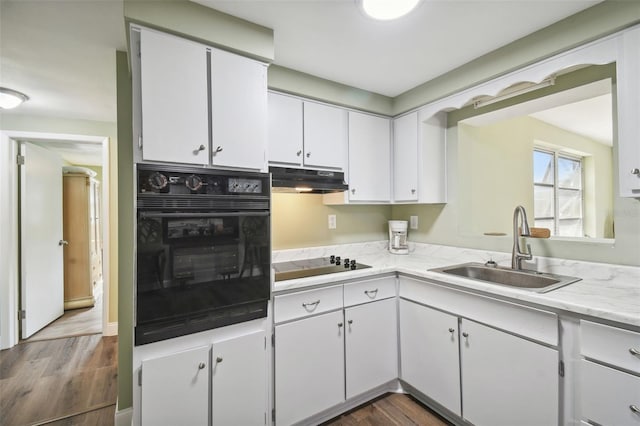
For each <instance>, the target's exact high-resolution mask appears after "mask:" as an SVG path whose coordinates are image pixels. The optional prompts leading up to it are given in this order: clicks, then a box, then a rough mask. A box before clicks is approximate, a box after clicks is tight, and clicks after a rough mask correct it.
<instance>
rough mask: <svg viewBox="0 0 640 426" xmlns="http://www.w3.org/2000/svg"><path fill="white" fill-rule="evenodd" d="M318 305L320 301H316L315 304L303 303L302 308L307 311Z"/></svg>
mask: <svg viewBox="0 0 640 426" xmlns="http://www.w3.org/2000/svg"><path fill="white" fill-rule="evenodd" d="M319 303H320V299H318V300H316V301H315V302H308V303H303V304H302V307H303V308H305V309H307V308H314V309H315V307H316V306H318V304H319Z"/></svg>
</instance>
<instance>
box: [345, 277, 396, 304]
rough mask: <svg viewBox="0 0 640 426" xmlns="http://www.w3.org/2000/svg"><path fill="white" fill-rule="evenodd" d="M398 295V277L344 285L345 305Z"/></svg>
mask: <svg viewBox="0 0 640 426" xmlns="http://www.w3.org/2000/svg"><path fill="white" fill-rule="evenodd" d="M395 296H396V277H384V278H377V279H373V280H367V281H361V282H357V283H353V284H345V286H344V306H353V305H359V304H362V303H367V302H373V301H374V300H382V299H388V298H390V297H395Z"/></svg>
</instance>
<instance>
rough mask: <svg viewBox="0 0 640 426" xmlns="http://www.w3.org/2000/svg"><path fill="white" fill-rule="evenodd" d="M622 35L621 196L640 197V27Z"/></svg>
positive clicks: (619, 92)
mask: <svg viewBox="0 0 640 426" xmlns="http://www.w3.org/2000/svg"><path fill="white" fill-rule="evenodd" d="M621 37H622V41H621V43H620V45H619V46H620V52H619V57H618V63H617V68H616V69H617V73H618V79H617V80H618V81H617V85H618V173H619V179H620V196H621V197H640V79H639V78H638V76H640V27H637V28H633V29H631V30H629V31H626V32H625V33H623V34H622V36H621Z"/></svg>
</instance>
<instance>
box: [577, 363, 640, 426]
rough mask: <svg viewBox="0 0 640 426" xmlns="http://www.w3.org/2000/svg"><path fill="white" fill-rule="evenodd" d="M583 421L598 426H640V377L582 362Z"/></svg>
mask: <svg viewBox="0 0 640 426" xmlns="http://www.w3.org/2000/svg"><path fill="white" fill-rule="evenodd" d="M580 367H581V374H582V381H581V388H582V389H581V391H582V418H583V419H585V420H591V421H592V422H596V423H599V424H601V425H615V426H625V425H640V413H636V412H634V409H633V408H632V407H636V408H638V409H640V377H636V376H633V375H631V374H628V373H623V372H621V371H618V370H615V369H613V368H609V367H605V366H602V365H599V364H596V363H593V362H591V361H586V360H583V361H582V362H581V364H580Z"/></svg>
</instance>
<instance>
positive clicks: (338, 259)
mask: <svg viewBox="0 0 640 426" xmlns="http://www.w3.org/2000/svg"><path fill="white" fill-rule="evenodd" d="M338 265H340V256H336V266H338Z"/></svg>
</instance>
